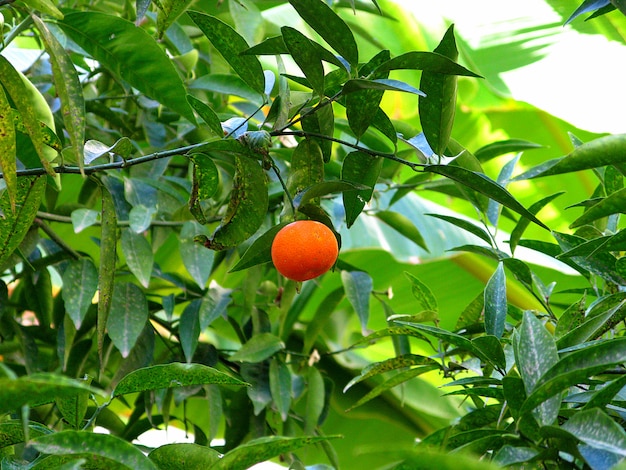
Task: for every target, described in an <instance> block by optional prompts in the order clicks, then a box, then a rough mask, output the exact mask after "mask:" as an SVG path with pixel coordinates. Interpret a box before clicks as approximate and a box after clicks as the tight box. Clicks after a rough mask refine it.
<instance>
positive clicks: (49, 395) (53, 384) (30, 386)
mask: <svg viewBox="0 0 626 470" xmlns="http://www.w3.org/2000/svg"><path fill="white" fill-rule="evenodd" d="M83 390H87V391H89V392H91V393H95V394H97V395H103V393H102V391H101V390H99V389H96V388H93V387H90V386H89V385H88V384H87V383H86V382H84V381H80V380H75V379H70V378H69V377H65V376H62V375H59V374H49V373H38V374H31V375H29V376H23V377H20V378H19V379H6V378H0V413H2V414H4V413H8V412H15V411H17V410H19V409H20V408H21V407H22V406H24V405H28V406H30V407H31V408H34V407H36V406H39V405H43V404H46V403H52V402H53V401H54V400H55V399H57V398H62V397H71V396H75V395H76V394H77V393H79V392H81V391H83Z"/></svg>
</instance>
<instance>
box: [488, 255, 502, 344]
mask: <svg viewBox="0 0 626 470" xmlns="http://www.w3.org/2000/svg"><path fill="white" fill-rule="evenodd" d="M506 315H507V299H506V274H505V272H504V264H503V263H498V267H497V268H496V270H495V272H494V273H493V275H492V276H491V277H490V278H489V281H488V282H487V285H486V286H485V331H486V332H487V333H488V334H490V335H494V336H496V337H497V338H501V337H502V334H503V333H504V326H505V322H506Z"/></svg>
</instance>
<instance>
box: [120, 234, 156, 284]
mask: <svg viewBox="0 0 626 470" xmlns="http://www.w3.org/2000/svg"><path fill="white" fill-rule="evenodd" d="M121 238H122V252H123V253H124V258H125V259H126V264H127V265H128V268H129V269H130V271H131V272H132V273H133V274H134V275H135V277H137V280H138V281H139V282H140V283H141V285H142V286H144V287H146V288H147V287H148V285H149V284H150V277H151V275H152V266H153V265H154V254H153V253H152V247H151V246H150V243H149V242H148V240H147V239H146V237H144V236H143V235H140V234H138V233H135V232H133V231H132V230H129V229H126V230H122V237H121Z"/></svg>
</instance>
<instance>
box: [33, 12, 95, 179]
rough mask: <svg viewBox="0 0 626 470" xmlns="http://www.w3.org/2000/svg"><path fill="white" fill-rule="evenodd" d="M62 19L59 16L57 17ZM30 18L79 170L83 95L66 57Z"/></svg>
mask: <svg viewBox="0 0 626 470" xmlns="http://www.w3.org/2000/svg"><path fill="white" fill-rule="evenodd" d="M62 17H63V15H61V18H62ZM32 18H33V21H34V22H35V26H36V27H37V29H38V30H39V34H40V35H41V38H42V40H43V42H44V45H45V47H46V51H47V52H48V55H49V56H50V64H51V65H52V76H53V78H54V87H55V91H56V94H57V95H58V97H59V99H60V100H61V115H62V116H63V122H64V124H65V129H66V130H67V133H68V134H69V137H70V142H71V144H72V148H73V150H74V155H75V157H76V160H77V161H78V167H79V168H80V169H81V171H82V170H83V166H84V161H83V146H84V141H85V98H84V96H83V88H82V85H81V83H80V80H79V78H78V73H77V71H76V69H75V68H74V64H73V63H72V60H71V58H70V56H69V54H68V53H67V52H66V50H65V49H64V48H63V46H62V45H61V44H60V43H59V41H58V40H57V39H56V37H55V36H54V35H53V34H52V33H51V32H50V30H49V29H48V28H47V26H46V25H45V23H44V22H43V21H41V19H39V17H37V16H35V15H33V17H32Z"/></svg>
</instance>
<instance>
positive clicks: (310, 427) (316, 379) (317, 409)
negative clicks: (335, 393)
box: [304, 367, 326, 436]
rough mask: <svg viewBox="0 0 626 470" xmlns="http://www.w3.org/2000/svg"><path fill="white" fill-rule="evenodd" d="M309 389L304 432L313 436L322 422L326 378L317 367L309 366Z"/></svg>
mask: <svg viewBox="0 0 626 470" xmlns="http://www.w3.org/2000/svg"><path fill="white" fill-rule="evenodd" d="M306 380H307V385H308V390H307V394H306V409H305V411H304V433H305V434H306V435H309V436H312V435H313V434H314V433H315V430H316V429H317V427H318V425H319V424H320V417H321V416H322V412H323V411H324V400H325V396H326V392H325V390H324V378H323V377H322V374H320V371H319V370H317V368H316V367H309V368H308V369H307V373H306Z"/></svg>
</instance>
